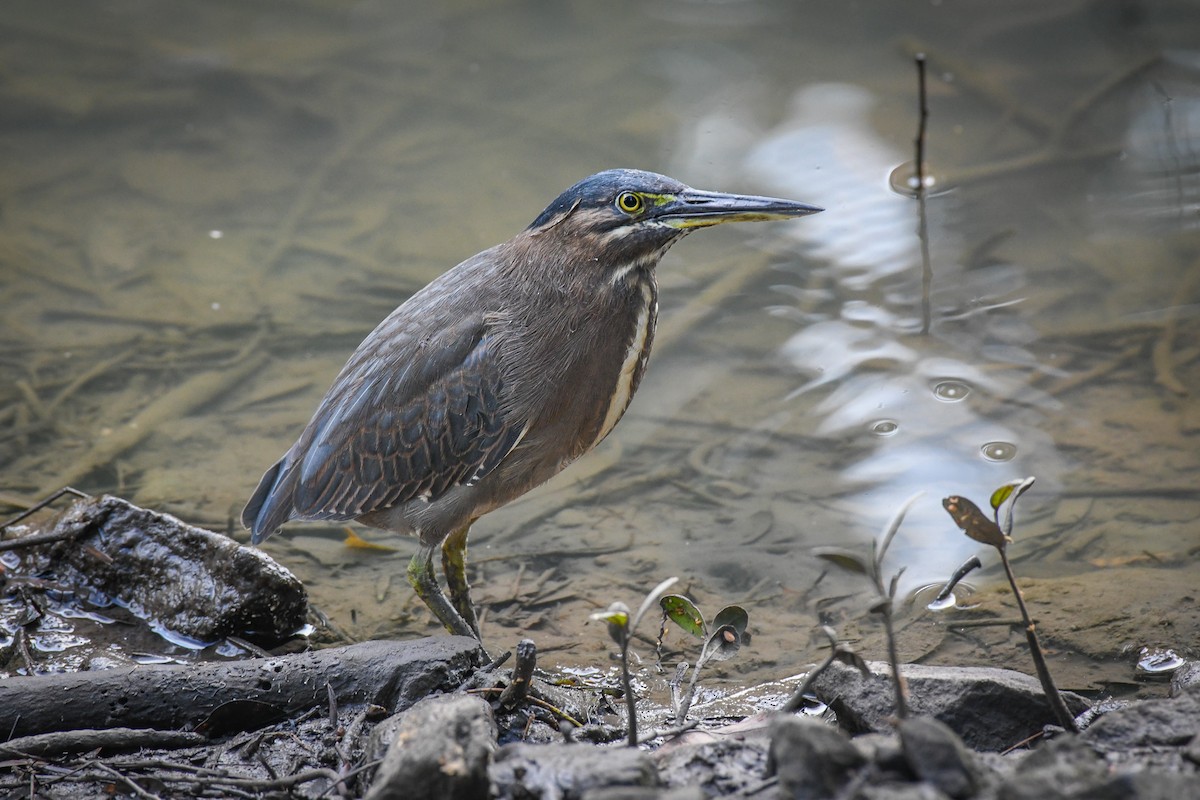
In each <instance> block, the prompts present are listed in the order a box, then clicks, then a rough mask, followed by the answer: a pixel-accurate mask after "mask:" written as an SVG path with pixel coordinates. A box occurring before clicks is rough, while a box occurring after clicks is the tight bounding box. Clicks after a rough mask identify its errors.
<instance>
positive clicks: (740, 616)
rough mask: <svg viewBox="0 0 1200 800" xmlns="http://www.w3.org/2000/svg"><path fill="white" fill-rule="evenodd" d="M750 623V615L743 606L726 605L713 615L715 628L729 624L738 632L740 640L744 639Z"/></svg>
mask: <svg viewBox="0 0 1200 800" xmlns="http://www.w3.org/2000/svg"><path fill="white" fill-rule="evenodd" d="M749 624H750V615H749V614H747V613H746V609H744V608H742V607H741V606H725V607H724V608H722V609H721V610H720V611H718V612H717V615H716V616H715V617H713V628H723V627H725V626H726V625H728V626H729V627H731V628H733V629H734V631H736V632H737V635H738V639H739V640H742V639H744V637H745V635H746V628H747V626H749Z"/></svg>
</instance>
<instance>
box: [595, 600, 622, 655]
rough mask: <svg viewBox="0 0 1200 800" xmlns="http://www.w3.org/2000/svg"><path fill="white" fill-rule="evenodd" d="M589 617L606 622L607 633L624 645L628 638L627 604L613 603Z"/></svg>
mask: <svg viewBox="0 0 1200 800" xmlns="http://www.w3.org/2000/svg"><path fill="white" fill-rule="evenodd" d="M589 619H594V620H597V621H598V622H604V623H607V624H608V635H609V638H611V639H612V640H613V641H614V642H616V643H617V644H618V645H621V646H624V644H625V642H626V640H627V639H628V638H629V606H627V605H625V604H624V603H622V602H619V601H618V602H616V603H613V604H612V605H611V606H609V607H608V610H606V611H597V612H596V613H595V614H592V615H591V616H590V617H589Z"/></svg>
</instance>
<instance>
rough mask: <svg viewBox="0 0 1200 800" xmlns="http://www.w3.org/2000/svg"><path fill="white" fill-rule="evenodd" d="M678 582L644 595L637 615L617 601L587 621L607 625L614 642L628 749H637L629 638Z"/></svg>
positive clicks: (660, 586) (635, 711)
mask: <svg viewBox="0 0 1200 800" xmlns="http://www.w3.org/2000/svg"><path fill="white" fill-rule="evenodd" d="M678 580H679V578H667V579H666V580H665V581H663V582H662V583H660V584H659V585H658V586H655V587H654V588H653V589H651V590H650V594H648V595H646V599H645V600H643V601H642V604H641V605H640V606H638V610H637V613H636V614H634V615H633V616H632V618H631V617H630V614H629V606H627V605H625V604H624V603H622V602H620V601H617V602H615V603H613V604H612V605H610V606H609V607H608V609H607V610H605V611H598V612H596V613H595V614H592V615H591V619H594V620H599V621H601V622H604V623H606V624H607V625H608V635H609V638H611V639H612V640H613V641H614V642H616V643H617V648H618V654H619V656H620V660H621V690H622V691H623V692H624V693H625V708H626V709H628V712H629V737H628V742H629V746H630V747H637V743H638V735H637V698H636V697H635V696H634V694H633V681H632V680H630V677H629V641H630V639H632V638H633V632H634V631H635V630H636V629H637V626H638V623H639V622H641V621H642V617H644V616H646V612H647V611H649V610H650V609H651V608H652V607H653V606H654V604H655V603H657V602H658V598H660V597H662V595H663V593H664V592H666V591H667V589H670V588H671V587H672V586H674V585H675V582H676V581H678Z"/></svg>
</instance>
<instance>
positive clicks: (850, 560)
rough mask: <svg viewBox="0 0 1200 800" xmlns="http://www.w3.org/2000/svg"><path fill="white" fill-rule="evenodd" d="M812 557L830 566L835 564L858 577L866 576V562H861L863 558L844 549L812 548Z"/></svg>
mask: <svg viewBox="0 0 1200 800" xmlns="http://www.w3.org/2000/svg"><path fill="white" fill-rule="evenodd" d="M813 555H815V556H816V557H817V558H821V559H824V560H825V561H828V562H829V563H831V564H836V565H838V566H839V567H841V568H842V569H844V570H846V571H848V572H854V573H857V574H859V575H866V574H868V573H867V562H865V561H863V557H862V556H860V555H859V554H858V553H856V552H854V551H853V550H847V549H846V548H844V547H814V548H813Z"/></svg>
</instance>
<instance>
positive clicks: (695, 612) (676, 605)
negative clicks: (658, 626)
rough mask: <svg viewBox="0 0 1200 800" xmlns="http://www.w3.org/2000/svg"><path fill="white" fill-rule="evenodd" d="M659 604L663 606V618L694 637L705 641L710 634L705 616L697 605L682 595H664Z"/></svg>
mask: <svg viewBox="0 0 1200 800" xmlns="http://www.w3.org/2000/svg"><path fill="white" fill-rule="evenodd" d="M658 604H659V605H660V606H662V610H663V618H664V619H669V620H671V622H674V623H675V624H676V625H678V626H679V627H681V628H683V629H684V630H685V631H687V632H688V633H690V634H691V635H692V636H695V637H697V638H700V639H703V638H704V637H705V635H707V633H708V626H707V625H705V624H704V615H703V614H701V613H700V609H698V608H696V605H695V603H693V602H692V601H691V600H688V599H687V598H686V597H684V596H683V595H681V594H668V595H663V597H662V598H661V599H659V601H658Z"/></svg>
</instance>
